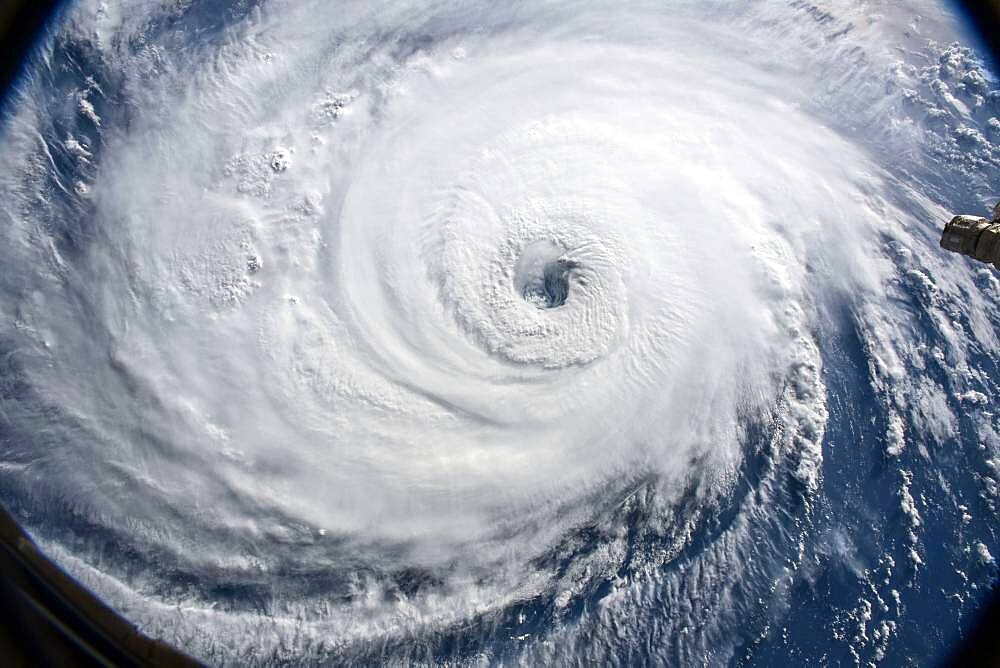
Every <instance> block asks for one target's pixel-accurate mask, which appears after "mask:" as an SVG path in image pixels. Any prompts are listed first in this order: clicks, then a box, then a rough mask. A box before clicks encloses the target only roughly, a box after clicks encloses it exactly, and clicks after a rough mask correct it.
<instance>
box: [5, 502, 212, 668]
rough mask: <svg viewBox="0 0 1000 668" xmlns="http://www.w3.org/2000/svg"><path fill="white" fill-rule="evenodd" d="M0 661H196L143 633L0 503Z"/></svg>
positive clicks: (191, 665) (190, 666) (190, 664)
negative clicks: (45, 551) (43, 547)
mask: <svg viewBox="0 0 1000 668" xmlns="http://www.w3.org/2000/svg"><path fill="white" fill-rule="evenodd" d="M0 601H2V602H3V604H2V605H0V663H2V664H3V665H5V666H21V665H24V666H31V665H38V666H154V667H158V668H197V667H198V666H200V665H201V664H199V663H198V662H197V661H195V660H194V659H192V658H190V657H188V656H187V655H185V654H183V653H182V652H180V651H178V650H176V649H174V648H173V647H170V646H169V645H167V644H166V643H164V642H161V641H159V640H154V639H152V638H149V637H146V636H144V635H143V634H142V633H140V632H139V630H138V629H137V628H136V627H135V626H134V625H133V624H132V623H131V622H129V621H127V620H125V619H124V618H123V617H121V616H120V615H119V614H118V613H117V612H115V611H114V610H112V609H111V608H109V607H108V606H107V605H105V604H104V603H102V602H101V601H100V600H98V599H97V597H96V596H94V594H92V593H91V592H90V591H88V590H87V589H86V588H85V587H84V586H83V585H81V584H80V583H79V582H77V581H76V580H74V579H73V578H71V577H70V576H69V575H67V574H66V573H65V572H64V571H63V570H62V569H60V568H59V567H58V566H56V565H55V564H54V563H53V562H52V561H50V560H49V559H48V558H47V557H46V556H45V555H43V554H42V552H41V551H40V550H39V549H38V546H36V545H35V543H34V542H33V541H32V540H31V538H30V537H29V536H28V535H27V534H26V533H25V532H24V530H23V529H22V528H21V527H20V526H19V525H18V523H17V521H16V520H15V519H14V516H13V515H11V514H10V513H9V512H7V510H6V509H4V508H2V507H0Z"/></svg>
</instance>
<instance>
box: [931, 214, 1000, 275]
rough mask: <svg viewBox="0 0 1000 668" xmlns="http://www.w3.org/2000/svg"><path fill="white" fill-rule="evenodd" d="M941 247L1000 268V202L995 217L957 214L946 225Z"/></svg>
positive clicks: (942, 234)
mask: <svg viewBox="0 0 1000 668" xmlns="http://www.w3.org/2000/svg"><path fill="white" fill-rule="evenodd" d="M941 248H944V249H945V250H950V251H954V252H955V253H961V254H962V255H968V256H969V257H971V258H975V259H976V260H979V261H980V262H991V263H993V266H994V267H996V268H997V269H1000V202H998V203H997V205H996V206H995V207H993V219H992V220H988V219H986V218H982V217H980V216H955V217H954V218H952V219H951V222H950V223H948V224H947V225H945V226H944V232H942V233H941Z"/></svg>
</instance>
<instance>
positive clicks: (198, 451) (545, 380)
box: [0, 2, 1000, 663]
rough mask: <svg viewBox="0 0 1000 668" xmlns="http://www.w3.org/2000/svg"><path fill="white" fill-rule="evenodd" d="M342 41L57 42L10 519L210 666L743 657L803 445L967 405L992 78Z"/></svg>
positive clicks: (531, 24)
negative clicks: (954, 226) (956, 248)
mask: <svg viewBox="0 0 1000 668" xmlns="http://www.w3.org/2000/svg"><path fill="white" fill-rule="evenodd" d="M367 4H368V3H358V4H354V5H351V4H348V5H347V6H343V4H342V3H336V4H335V5H331V6H328V3H322V2H317V3H309V2H306V3H289V4H285V3H268V4H265V5H263V6H261V7H255V8H253V9H250V10H237V9H232V10H226V11H219V8H209V7H207V6H206V7H202V6H200V5H191V6H189V7H186V8H184V9H177V8H171V7H172V6H170V7H164V8H158V7H155V6H147V5H143V7H142V8H141V11H139V10H138V9H135V8H133V9H126V8H116V7H110V6H108V5H104V4H101V5H99V6H96V7H95V6H91V5H89V4H88V3H82V4H80V5H79V6H77V7H74V8H71V9H70V10H68V12H67V16H66V17H65V20H64V21H63V23H62V25H61V27H60V28H59V30H58V31H57V34H56V35H54V36H53V38H52V39H51V40H50V42H49V44H48V45H47V46H46V47H45V49H44V51H43V53H42V54H41V55H40V56H39V58H38V59H37V62H36V63H35V64H34V65H33V66H32V68H31V69H30V70H29V73H28V78H27V79H26V81H25V84H24V87H23V91H22V92H21V93H20V95H19V96H18V97H17V98H16V104H15V105H14V106H12V107H11V112H10V113H11V116H10V118H9V119H8V121H7V124H6V130H5V135H4V144H3V146H2V148H0V154H2V155H3V156H4V157H5V160H6V165H7V166H6V167H5V168H4V172H3V175H2V176H3V182H2V183H3V185H2V188H3V193H4V195H5V197H4V201H5V202H6V204H5V207H6V211H5V213H6V219H7V220H6V221H5V229H4V230H3V231H2V232H0V235H2V237H3V238H2V242H3V248H4V250H3V251H2V253H3V264H4V270H3V274H2V278H3V287H4V290H5V297H4V301H3V304H2V306H3V308H4V315H5V319H4V321H3V324H2V325H0V327H2V330H0V333H2V335H3V338H4V341H5V348H4V350H5V351H6V352H7V356H8V360H9V361H8V362H7V363H8V364H9V365H10V370H11V373H10V374H9V377H10V378H12V379H14V378H16V379H17V380H16V381H14V380H12V381H11V383H12V385H11V387H10V388H8V390H9V391H8V392H7V394H6V396H5V404H4V417H5V420H6V423H7V428H8V429H9V431H10V433H11V437H10V438H9V440H8V442H9V443H10V444H11V447H10V449H9V453H8V455H7V456H6V457H4V466H5V467H6V468H5V469H4V475H5V477H8V478H10V479H11V481H12V482H11V489H12V490H13V491H11V492H10V493H9V494H8V495H7V498H6V499H5V500H7V502H8V503H12V504H14V505H15V506H17V507H18V508H23V509H24V512H25V513H30V514H26V515H25V521H26V522H27V523H28V524H29V526H32V527H33V528H34V529H36V530H37V531H38V533H39V537H40V539H42V540H43V541H45V544H46V546H47V547H48V548H49V549H50V550H51V551H52V553H53V554H54V555H55V556H56V557H57V558H59V559H60V560H62V561H63V563H65V564H66V565H67V567H68V568H70V569H71V570H73V571H74V572H75V573H77V574H78V575H79V576H80V577H81V578H83V579H84V581H85V582H87V583H88V584H90V585H91V586H93V587H95V588H96V589H97V590H98V591H100V592H101V593H102V594H103V595H104V596H106V597H107V598H108V600H109V601H110V602H111V603H112V604H114V605H116V606H117V607H118V608H120V609H122V610H123V611H124V612H126V614H128V615H129V616H131V617H132V618H133V619H135V620H136V621H138V622H140V624H141V626H142V627H143V628H144V630H146V631H147V632H149V633H152V634H153V635H157V636H161V637H165V638H167V639H169V640H171V641H174V642H178V643H180V644H181V645H182V646H183V647H185V648H186V649H188V650H189V651H191V652H193V653H195V654H196V655H199V656H202V657H205V658H206V659H209V660H211V661H216V662H230V661H232V662H240V663H242V662H244V661H253V660H259V661H265V660H268V659H279V660H287V659H292V658H306V659H330V658H339V659H341V660H348V659H355V660H361V659H365V658H367V659H374V658H379V659H381V660H386V659H396V660H414V659H426V660H442V659H445V658H450V659H455V660H460V661H472V660H496V659H501V658H506V659H510V660H523V661H527V662H529V663H533V662H535V661H543V660H544V661H550V660H553V659H561V660H573V657H576V659H579V660H601V659H607V658H617V659H620V660H630V659H629V657H630V656H631V655H629V652H630V651H635V647H637V646H645V647H646V648H647V649H646V650H645V652H647V654H646V656H647V657H648V656H657V655H658V656H659V658H660V659H667V660H674V661H679V662H687V661H690V660H695V659H699V660H700V658H706V657H707V659H708V660H710V661H712V662H715V661H724V660H730V659H737V658H739V656H740V655H739V652H741V651H744V650H743V649H742V648H747V647H752V646H753V643H754V642H755V640H754V639H755V637H756V636H757V635H758V634H765V635H767V634H768V633H771V631H770V630H769V629H770V625H771V624H772V623H774V622H775V621H776V620H780V619H782V617H783V615H784V614H785V613H786V611H787V609H788V607H789V606H790V605H791V603H790V600H791V594H790V593H789V592H790V591H791V590H792V589H793V588H794V587H796V586H801V584H802V583H803V582H806V581H809V580H810V578H811V575H810V574H809V573H810V569H812V568H815V565H816V563H818V561H819V558H818V557H817V556H816V555H817V554H819V553H821V552H823V551H824V550H828V549H832V548H830V545H832V544H835V542H836V541H833V542H830V541H831V540H832V539H828V538H823V539H819V538H817V536H818V535H820V534H822V533H823V532H825V531H829V530H830V529H829V527H826V528H822V529H821V528H820V526H821V525H822V524H823V520H822V518H821V517H820V515H824V513H825V511H824V510H823V509H824V508H826V509H828V508H829V506H828V505H827V504H828V503H830V501H828V500H827V497H828V495H829V492H828V491H825V485H824V468H825V466H826V467H828V466H829V464H828V463H827V464H826V465H825V464H824V457H828V456H829V455H830V453H831V452H833V453H834V454H835V455H836V456H837V457H839V458H847V460H851V458H852V455H851V454H850V453H849V452H848V451H845V450H844V449H845V448H850V447H851V443H852V436H851V431H850V429H851V428H849V427H845V424H846V423H845V420H846V418H845V419H843V420H842V419H840V418H838V417H837V415H834V416H833V417H831V409H832V410H834V412H835V413H838V412H839V414H843V413H844V411H845V409H844V408H843V407H842V402H844V401H850V397H852V396H853V397H855V398H858V400H860V397H862V396H865V397H871V400H872V401H873V402H874V403H875V405H877V406H879V409H878V413H879V418H878V420H879V421H878V423H877V424H879V425H882V426H880V427H879V428H880V429H881V432H880V435H879V436H878V439H879V441H878V443H877V444H876V445H875V446H872V445H871V444H869V445H868V446H867V447H875V448H876V449H877V450H878V451H879V452H884V453H887V454H885V457H887V458H888V460H889V461H897V460H899V458H900V457H905V456H906V455H904V453H905V452H906V449H907V447H908V446H907V444H908V443H912V444H915V445H916V447H917V448H924V452H925V453H926V447H928V444H930V443H938V442H945V441H947V440H948V439H949V438H955V434H956V433H957V430H958V427H957V425H956V423H957V420H958V418H957V417H956V416H955V415H954V413H953V409H952V408H949V406H948V404H949V402H951V403H952V404H956V403H959V402H961V401H962V399H961V397H966V396H971V395H966V394H963V392H977V391H978V390H979V389H981V390H984V391H985V390H987V389H989V387H991V386H992V381H991V380H990V373H991V372H992V370H993V369H994V362H993V360H994V357H993V354H994V353H993V351H994V350H995V343H996V326H995V324H996V323H995V315H994V312H995V306H994V304H993V302H992V299H993V297H995V293H996V289H997V288H996V285H997V284H996V280H995V278H993V277H992V275H991V274H984V273H980V274H974V272H973V269H972V268H971V267H970V265H968V264H967V263H965V262H964V261H962V260H960V259H958V258H947V257H939V256H938V255H937V251H936V250H935V243H936V239H935V238H934V234H935V227H936V226H937V225H938V224H939V222H941V221H942V220H943V219H944V217H946V215H947V211H946V207H949V206H957V205H959V204H965V205H967V206H975V205H982V204H985V203H987V201H988V200H989V198H990V197H992V196H994V195H996V194H997V193H996V187H997V181H996V173H995V171H991V170H995V167H996V161H997V157H998V155H1000V150H998V149H997V147H996V145H994V144H992V143H991V141H993V140H995V139H996V137H995V136H993V135H989V133H990V132H992V130H991V128H993V129H994V130H995V129H996V128H1000V125H996V119H995V118H992V114H993V113H994V112H991V111H990V109H991V108H992V107H991V105H992V106H993V107H995V106H996V105H997V104H998V97H997V94H996V93H990V92H989V89H990V86H991V84H990V83H989V81H988V76H989V75H988V74H987V73H984V72H983V70H982V69H981V68H980V67H979V65H978V63H977V62H976V60H975V58H974V57H973V56H972V54H971V52H968V51H967V50H963V49H961V48H958V47H954V48H950V49H947V50H945V49H942V48H941V47H938V46H936V45H935V44H934V43H933V42H929V41H928V38H935V39H941V38H942V37H947V36H949V35H950V31H951V30H953V28H952V27H951V24H950V23H948V21H947V20H946V19H945V18H942V17H938V16H935V13H934V12H931V11H929V10H930V9H931V8H929V7H928V8H925V10H928V11H925V12H924V14H925V15H930V18H929V19H921V20H923V21H925V23H924V24H920V20H916V19H914V20H912V21H911V22H910V25H909V26H908V29H909V30H910V32H906V33H905V38H904V37H901V36H900V35H901V34H903V29H902V28H901V27H900V22H902V23H904V24H905V23H906V21H907V20H910V16H911V14H908V13H907V11H908V10H901V9H893V8H892V7H888V6H887V7H886V8H885V11H886V13H887V14H889V15H888V16H886V15H883V14H875V13H868V14H865V13H862V12H858V11H854V10H849V9H847V8H841V9H839V10H836V11H834V10H832V9H831V10H827V9H824V8H822V7H817V6H806V5H804V4H802V3H791V4H790V5H789V6H787V7H780V8H778V7H776V6H774V5H773V4H772V3H756V4H755V3H750V4H748V5H747V6H746V7H739V8H734V7H730V6H728V5H726V6H722V5H715V4H711V3H700V2H698V3H678V4H677V5H674V6H662V3H655V4H654V3H632V4H630V5H629V6H626V7H620V6H618V4H617V3H615V4H614V5H611V4H604V3H591V4H587V5H576V4H574V5H572V6H563V5H562V4H561V3H532V4H530V5H524V6H521V5H517V6H513V7H507V6H499V7H490V6H484V7H478V6H471V7H470V6H468V5H467V3H459V4H460V5H461V6H459V4H455V5H453V4H429V5H427V6H424V5H403V4H398V3H397V4H394V5H393V6H392V7H391V8H389V7H382V8H378V9H373V8H371V7H368V6H367ZM143 12H148V15H145V14H144V13H143ZM912 15H913V16H915V14H912ZM900 40H903V41H902V42H900ZM906 40H911V41H912V42H913V44H912V45H909V43H907V42H906ZM899 44H904V45H909V46H912V48H913V51H914V53H919V54H921V55H919V57H918V56H905V55H904V57H901V56H900V55H899V54H900V50H899V49H898V46H899ZM67 54H75V59H74V60H72V61H66V60H63V59H65V58H66V57H67ZM926 54H930V56H928V55H926ZM937 54H942V55H941V57H940V60H939V61H938V62H939V65H938V66H937V67H938V69H937V70H936V71H934V70H933V67H931V68H928V67H927V66H926V64H923V65H922V64H921V59H924V60H926V59H927V58H936V57H937ZM74 68H77V69H76V70H74ZM948 68H951V70H954V71H949V69H948ZM948 81H951V82H952V83H951V85H957V84H960V88H956V89H955V90H951V89H949V83H948ZM935 96H936V97H935ZM960 98H964V99H960ZM921 105H923V106H921ZM927 109H932V110H934V109H936V110H938V111H940V113H937V114H935V113H930V112H927ZM990 118H992V120H989V119H990ZM990 123H993V124H994V125H996V128H994V126H993V125H991V124H990ZM949 141H952V142H953V143H951V144H949V143H948V142H949ZM977 161H978V162H977ZM991 189H992V190H991ZM977 198H978V199H977ZM979 271H980V272H983V271H986V270H979ZM900 286H903V287H902V288H901V287H900ZM914 286H916V287H914ZM910 288H913V289H910ZM917 288H919V290H917ZM900 290H902V291H903V292H904V293H905V295H904V296H900V295H898V294H895V293H896V292H899V291H900ZM915 294H916V295H917V296H918V297H919V296H920V295H923V297H920V298H919V299H916V298H914V297H913V295H915ZM914 299H916V302H915V301H914ZM959 320H961V322H959ZM927 321H929V322H931V323H932V324H933V325H934V326H936V327H937V329H936V330H934V331H932V332H931V334H930V335H929V336H931V337H932V338H933V341H931V342H928V341H927V340H925V339H922V338H921V337H922V336H923V335H919V336H918V335H917V334H916V331H917V327H918V326H922V325H923V324H926V322H927ZM845 341H853V342H854V343H845ZM850 345H854V346H858V351H859V352H858V353H857V354H858V355H861V356H864V358H865V359H866V360H867V362H863V364H867V365H868V366H867V367H858V369H856V370H855V371H854V372H851V371H847V370H845V368H846V366H844V364H846V363H844V360H843V358H844V354H843V351H844V350H845V349H846V348H847V347H849V346H850ZM849 355H850V353H848V354H847V356H849ZM938 355H940V357H941V358H943V359H947V360H948V364H949V365H951V366H952V367H954V368H959V369H961V370H962V375H961V377H960V379H959V380H958V381H948V382H949V383H956V382H957V384H956V385H951V384H948V385H942V383H943V382H944V381H942V380H941V379H940V378H939V377H938V376H936V375H935V374H934V373H932V372H931V371H930V370H929V368H928V366H927V364H926V363H925V362H924V361H923V359H924V357H925V356H929V357H934V356H938ZM831 360H832V362H831ZM852 364H853V362H852ZM838 365H839V366H838ZM852 373H853V375H852ZM963 379H964V380H963ZM15 382H16V383H19V385H18V386H17V387H16V388H15V387H14V386H13V384H14V383H15ZM831 383H832V385H833V386H831ZM977 388H978V389H977ZM831 393H833V394H834V395H835V397H836V399H835V402H834V405H833V406H832V407H831V399H830V397H831ZM977 396H983V397H984V400H985V397H986V395H985V394H982V393H978V394H977ZM847 412H848V413H850V411H849V410H847ZM873 424H874V423H873ZM831 428H832V429H835V432H834V433H833V435H830V434H829V433H828V432H829V431H830V430H831ZM971 429H972V430H973V432H972V433H973V436H971V437H970V436H968V434H966V437H967V438H972V439H973V440H981V441H982V442H983V443H984V444H985V445H984V446H983V448H984V452H983V453H982V454H981V455H978V456H979V457H980V460H979V466H980V468H982V466H984V465H985V464H984V462H986V463H988V462H989V461H998V460H996V459H995V458H996V456H997V455H996V450H997V447H998V441H997V439H996V437H995V431H993V427H992V426H991V421H990V420H987V421H986V422H984V423H977V425H974V426H972V427H971ZM18 434H21V435H22V436H17V435H18ZM24 434H31V437H30V438H25V437H24V436H23V435H24ZM825 436H826V437H828V438H829V439H832V442H834V443H837V444H838V445H837V446H836V447H834V448H832V449H831V446H829V445H827V447H824V442H825V440H824V438H825ZM991 457H993V459H990V458H991ZM905 466H906V465H905V464H903V463H899V464H891V465H890V468H891V469H892V470H893V471H898V476H897V477H896V478H894V482H893V483H892V484H893V485H895V487H893V489H898V494H899V496H900V498H901V499H902V506H901V507H902V508H903V511H904V514H905V517H906V518H907V519H906V520H905V522H906V523H908V526H909V528H908V529H907V530H908V531H910V534H909V535H912V540H910V539H909V538H907V539H906V542H905V545H904V547H905V550H903V552H902V553H903V554H905V555H907V558H908V559H910V560H911V561H912V563H913V565H914V568H915V569H916V568H917V565H918V562H919V563H922V562H923V559H922V558H921V556H920V538H919V535H918V532H919V528H920V522H921V520H920V513H919V509H918V508H917V506H916V505H915V502H914V500H913V497H912V495H911V493H910V489H911V487H910V486H911V484H912V473H910V471H909V470H907V469H906V468H905ZM839 467H840V464H839V462H838V463H837V464H836V469H838V470H839ZM908 476H909V477H908ZM983 484H985V485H986V488H985V489H986V490H987V496H983V497H982V498H983V499H984V500H986V501H987V502H988V501H989V498H988V497H989V494H988V490H989V485H988V483H983ZM995 489H996V487H995V484H994V489H993V495H994V496H995V494H996V491H995ZM907 499H909V502H907ZM994 512H995V511H994ZM826 516H827V517H828V516H829V515H828V514H827V515H826ZM67 517H72V518H73V521H68V520H67V519H66V518H67ZM983 540H987V542H989V541H993V542H991V543H990V544H991V545H994V546H995V545H996V543H995V537H986V536H984V537H983ZM978 545H980V546H982V547H983V549H987V548H986V545H984V544H983V543H979V544H978ZM886 549H887V550H888V552H887V553H886V554H891V553H894V552H895V551H896V550H897V548H896V547H894V546H890V547H887V548H886ZM899 549H903V548H899ZM978 553H979V552H977V554H978ZM986 554H989V551H988V550H987V552H986ZM826 556H829V555H826ZM890 559H891V557H890ZM916 572H917V570H914V571H913V573H916ZM893 591H896V590H895V589H893ZM897 595H898V592H897ZM876 596H878V594H877V593H876ZM880 600H881V599H880ZM898 604H899V603H898V600H897V605H898ZM886 610H887V611H888V610H889V608H888V606H887V607H886ZM862 616H863V615H862ZM852 619H853V617H852ZM869 619H870V614H869ZM748 620H749V621H748ZM886 628H887V629H888V628H889V627H886ZM862 629H864V627H862ZM894 629H895V627H893V630H891V631H890V630H887V631H885V632H884V634H883V632H880V634H879V635H878V636H877V639H878V642H873V643H868V636H867V635H865V634H864V632H863V633H862V636H863V642H862V641H859V642H858V643H855V644H856V645H857V648H855V644H852V642H848V643H847V644H848V645H850V646H851V651H852V652H853V653H854V654H855V656H857V657H861V656H862V655H864V656H876V657H877V656H878V655H879V654H880V653H881V654H882V655H883V656H884V654H885V651H886V650H887V647H888V643H889V639H890V638H891V637H892V636H893V634H894V633H895V630H894ZM834 636H836V632H834ZM762 637H763V636H762ZM883 637H884V638H885V641H884V642H882V640H881V638H883ZM854 640H857V637H855V638H854ZM629 648H632V649H629ZM866 653H867V654H866ZM635 658H636V657H634V656H633V657H632V659H635Z"/></svg>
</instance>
